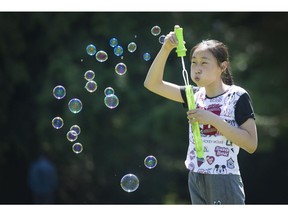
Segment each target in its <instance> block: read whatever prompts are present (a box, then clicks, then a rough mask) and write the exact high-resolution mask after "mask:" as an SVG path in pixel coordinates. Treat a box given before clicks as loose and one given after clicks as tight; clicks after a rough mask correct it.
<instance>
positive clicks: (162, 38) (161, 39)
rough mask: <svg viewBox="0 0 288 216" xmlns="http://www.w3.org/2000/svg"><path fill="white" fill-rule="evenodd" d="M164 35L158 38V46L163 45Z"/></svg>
mask: <svg viewBox="0 0 288 216" xmlns="http://www.w3.org/2000/svg"><path fill="white" fill-rule="evenodd" d="M165 37H166V36H165V35H161V36H160V37H159V43H160V44H164V40H165Z"/></svg>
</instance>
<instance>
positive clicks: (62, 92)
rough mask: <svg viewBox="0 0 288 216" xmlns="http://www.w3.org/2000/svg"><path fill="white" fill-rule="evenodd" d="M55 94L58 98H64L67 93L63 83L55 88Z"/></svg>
mask: <svg viewBox="0 0 288 216" xmlns="http://www.w3.org/2000/svg"><path fill="white" fill-rule="evenodd" d="M53 95H54V97H55V98H57V99H62V98H64V97H65V95H66V89H65V88H64V86H62V85H58V86H56V87H55V88H54V89H53Z"/></svg>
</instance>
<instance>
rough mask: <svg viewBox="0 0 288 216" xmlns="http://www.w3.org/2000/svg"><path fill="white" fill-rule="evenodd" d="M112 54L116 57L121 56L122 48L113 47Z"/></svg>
mask: <svg viewBox="0 0 288 216" xmlns="http://www.w3.org/2000/svg"><path fill="white" fill-rule="evenodd" d="M114 54H115V55H116V56H121V55H122V54H123V47H122V46H119V45H118V46H115V47H114Z"/></svg>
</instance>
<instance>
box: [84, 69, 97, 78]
mask: <svg viewBox="0 0 288 216" xmlns="http://www.w3.org/2000/svg"><path fill="white" fill-rule="evenodd" d="M94 77H95V73H94V71H92V70H87V71H86V72H85V74H84V78H85V79H86V80H88V81H90V80H93V79H94Z"/></svg>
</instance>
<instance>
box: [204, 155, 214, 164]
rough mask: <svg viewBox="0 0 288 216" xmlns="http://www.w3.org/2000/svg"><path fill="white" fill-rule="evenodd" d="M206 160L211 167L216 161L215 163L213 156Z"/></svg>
mask: <svg viewBox="0 0 288 216" xmlns="http://www.w3.org/2000/svg"><path fill="white" fill-rule="evenodd" d="M206 160H207V163H208V164H209V165H211V164H213V163H214V161H215V157H213V156H208V155H207V156H206Z"/></svg>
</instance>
